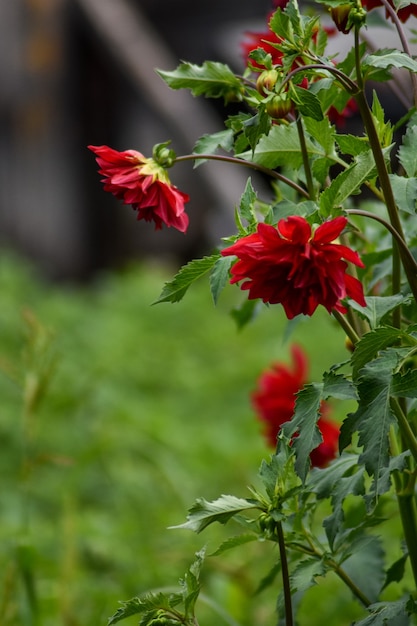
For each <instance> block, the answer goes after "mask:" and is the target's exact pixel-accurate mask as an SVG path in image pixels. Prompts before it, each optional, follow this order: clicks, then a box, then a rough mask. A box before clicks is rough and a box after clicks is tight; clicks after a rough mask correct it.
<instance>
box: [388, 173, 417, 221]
mask: <svg viewBox="0 0 417 626" xmlns="http://www.w3.org/2000/svg"><path fill="white" fill-rule="evenodd" d="M389 178H390V181H391V186H392V190H393V192H394V197H395V202H396V204H397V206H398V208H399V209H400V210H401V211H404V212H405V213H409V214H410V215H414V216H415V214H416V208H417V178H415V177H413V178H405V177H404V176H398V174H390V175H389Z"/></svg>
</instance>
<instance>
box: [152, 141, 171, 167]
mask: <svg viewBox="0 0 417 626" xmlns="http://www.w3.org/2000/svg"><path fill="white" fill-rule="evenodd" d="M169 144H170V142H169V141H166V142H165V143H157V144H156V145H155V146H154V147H153V150H152V158H153V160H154V161H155V162H156V163H158V165H160V166H161V167H163V168H167V167H171V166H172V165H173V164H174V162H175V159H176V154H175V152H174V150H171V148H168V146H169Z"/></svg>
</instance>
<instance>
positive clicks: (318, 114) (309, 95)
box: [294, 85, 324, 122]
mask: <svg viewBox="0 0 417 626" xmlns="http://www.w3.org/2000/svg"><path fill="white" fill-rule="evenodd" d="M294 91H295V93H296V98H294V102H295V104H296V106H297V109H298V110H299V112H300V113H301V115H304V116H306V117H311V118H312V119H313V120H316V121H319V122H320V121H321V120H323V119H324V116H323V111H322V110H321V104H320V100H319V99H318V97H317V96H316V95H315V94H314V93H313V92H311V91H309V90H308V89H303V88H301V87H297V86H296V85H295V86H294Z"/></svg>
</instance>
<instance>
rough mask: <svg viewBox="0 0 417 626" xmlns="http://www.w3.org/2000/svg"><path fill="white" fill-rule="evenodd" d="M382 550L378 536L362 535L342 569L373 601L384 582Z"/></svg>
mask: <svg viewBox="0 0 417 626" xmlns="http://www.w3.org/2000/svg"><path fill="white" fill-rule="evenodd" d="M384 556H385V555H384V550H383V548H382V541H381V539H380V538H379V537H375V536H363V537H362V538H361V539H360V540H359V541H358V542H357V543H356V545H355V550H354V552H353V554H352V556H351V557H349V559H347V560H346V561H345V562H344V563H343V569H344V571H345V572H346V573H347V574H348V576H349V577H350V578H351V579H352V580H353V582H354V583H355V585H356V586H357V587H358V588H359V589H360V590H361V591H362V593H363V594H364V595H365V596H366V597H367V598H369V600H371V602H375V600H377V599H378V596H379V593H380V591H381V587H382V585H383V583H384V565H385V563H384Z"/></svg>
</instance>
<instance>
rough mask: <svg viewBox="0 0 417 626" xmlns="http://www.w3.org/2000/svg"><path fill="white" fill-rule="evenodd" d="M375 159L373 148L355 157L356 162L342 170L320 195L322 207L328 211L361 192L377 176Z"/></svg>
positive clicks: (324, 210)
mask: <svg viewBox="0 0 417 626" xmlns="http://www.w3.org/2000/svg"><path fill="white" fill-rule="evenodd" d="M375 172H376V169H375V161H374V157H373V154H372V151H371V150H368V152H363V153H361V154H359V155H358V156H357V157H355V161H354V163H352V165H350V166H349V167H348V168H346V169H345V170H344V171H343V172H341V173H340V174H339V175H338V176H336V178H334V179H333V181H332V183H331V184H330V185H329V187H327V188H326V189H325V190H324V191H323V193H322V194H321V196H320V208H321V210H322V211H323V212H325V213H328V212H329V211H331V209H332V208H333V207H337V206H340V205H342V204H343V202H345V200H347V198H349V197H350V196H352V195H354V194H356V193H359V191H360V190H361V187H362V185H363V184H364V183H365V182H366V181H368V180H371V179H372V178H373V177H374V176H375Z"/></svg>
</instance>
